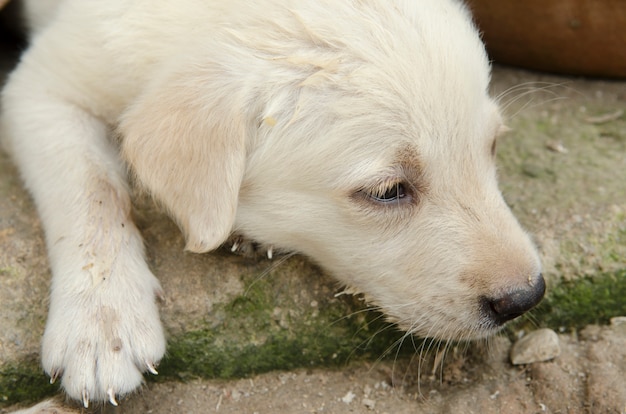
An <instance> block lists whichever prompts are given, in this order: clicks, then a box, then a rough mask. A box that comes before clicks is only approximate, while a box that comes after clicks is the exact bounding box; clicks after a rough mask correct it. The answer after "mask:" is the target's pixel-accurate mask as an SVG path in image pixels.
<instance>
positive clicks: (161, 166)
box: [3, 0, 540, 403]
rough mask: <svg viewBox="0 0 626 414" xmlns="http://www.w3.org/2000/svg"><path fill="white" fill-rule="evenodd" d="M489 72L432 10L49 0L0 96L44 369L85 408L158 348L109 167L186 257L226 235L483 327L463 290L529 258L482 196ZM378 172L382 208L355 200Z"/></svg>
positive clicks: (425, 311)
mask: <svg viewBox="0 0 626 414" xmlns="http://www.w3.org/2000/svg"><path fill="white" fill-rule="evenodd" d="M488 82H489V65H488V62H487V58H486V56H485V53H484V50H483V46H482V44H481V42H480V39H479V37H478V35H477V33H476V30H475V29H474V27H473V25H472V23H471V19H470V17H469V15H468V13H467V12H466V10H465V9H464V8H463V7H462V5H460V4H459V3H457V2H455V1H452V0H420V1H417V0H394V1H391V0H390V1H375V0H346V1H336V0H320V1H309V0H291V1H288V0H284V1H281V0H258V1H255V2H247V1H243V0H234V1H228V2H219V1H216V0H181V1H176V2H172V1H169V0H135V1H129V0H108V1H106V2H98V4H97V5H95V4H94V3H93V2H86V1H84V0H67V1H65V2H64V3H63V4H62V6H61V8H60V9H59V10H58V11H57V13H56V15H55V19H54V20H53V21H52V22H50V23H49V24H47V25H45V27H43V28H42V29H41V30H39V31H38V34H37V35H35V36H34V38H33V42H32V46H31V48H30V49H29V50H28V51H27V52H26V53H25V55H24V56H23V58H22V61H21V63H20V65H19V67H18V68H17V70H16V71H15V72H14V73H13V74H12V75H11V77H10V80H9V82H8V84H7V86H6V88H5V90H4V93H3V107H4V114H3V128H4V136H5V138H7V139H6V140H5V141H6V143H7V144H8V145H7V147H8V149H9V151H10V152H11V153H12V154H13V155H14V158H15V160H16V162H17V164H18V165H19V167H20V169H21V172H22V175H23V178H24V181H25V183H26V186H27V187H28V188H29V190H30V191H31V193H32V194H33V197H34V199H35V202H36V204H37V207H38V209H39V213H40V215H41V218H42V221H43V225H44V227H45V230H46V237H47V243H48V249H49V256H50V263H51V267H52V272H53V275H54V276H53V282H52V291H51V302H50V303H51V305H50V313H49V318H48V323H47V327H46V332H45V335H44V341H43V350H42V359H43V365H44V368H45V369H46V371H47V372H48V373H49V374H51V375H52V376H53V377H56V376H57V375H62V377H63V382H62V384H63V386H64V388H65V390H66V391H67V393H68V394H69V395H70V396H71V397H73V398H77V399H82V400H83V401H84V402H85V403H87V402H88V401H90V400H106V399H110V396H111V394H112V395H113V396H114V395H115V394H125V393H127V392H130V391H132V390H133V389H135V388H136V387H137V386H138V385H139V384H140V382H141V373H142V372H143V371H146V370H151V369H152V368H151V367H152V366H153V365H154V364H156V363H157V362H158V361H159V359H160V358H161V357H162V356H163V353H164V349H165V345H164V339H163V333H162V329H161V325H160V322H159V315H158V310H157V308H156V306H155V303H154V294H155V292H158V291H159V289H160V288H159V284H158V282H157V280H156V279H155V278H154V276H153V275H152V274H151V272H150V270H149V269H148V267H147V266H146V264H145V262H144V258H143V248H142V241H141V237H140V234H139V232H138V231H137V229H136V227H135V226H134V225H133V223H132V222H131V221H130V219H129V209H130V200H129V196H128V190H127V185H126V177H125V167H124V164H123V162H122V160H123V161H124V162H125V163H128V165H129V166H130V167H131V170H132V172H133V174H134V175H135V176H136V178H137V181H138V182H139V183H140V184H141V185H142V186H143V187H145V188H146V189H147V190H148V191H150V192H151V193H152V194H153V195H154V197H155V199H156V200H158V202H159V203H160V204H162V205H163V206H164V208H166V209H167V210H168V212H169V213H170V214H171V216H172V217H173V218H174V219H175V220H176V221H177V223H178V224H179V225H180V227H181V229H182V231H183V232H184V233H185V235H186V237H187V243H188V244H187V248H188V249H189V250H191V251H195V252H205V251H209V250H212V249H214V248H216V247H218V246H219V245H220V244H222V243H223V242H224V241H225V240H226V238H227V237H228V236H229V235H230V234H231V233H232V232H233V231H235V232H237V233H239V234H243V235H245V236H247V237H250V238H252V239H254V240H257V241H259V242H261V243H265V244H268V245H274V246H276V247H277V248H280V249H282V250H295V251H298V252H302V253H304V254H306V255H308V256H309V257H311V258H312V259H313V260H314V261H316V262H318V263H319V264H320V265H322V266H323V267H325V268H326V269H328V270H329V271H331V272H332V273H333V274H335V275H336V277H337V278H338V279H339V280H340V281H341V282H343V283H345V284H346V285H347V286H349V287H350V288H352V289H354V290H356V291H360V292H363V293H364V294H365V295H366V296H367V297H368V298H369V299H370V300H371V301H372V302H373V303H374V304H376V305H378V306H380V308H381V309H382V310H383V311H384V312H385V313H386V314H387V315H389V318H390V319H391V320H393V321H395V322H397V323H398V324H399V325H400V326H401V327H403V328H405V329H407V330H408V331H409V332H411V333H414V334H418V335H427V336H432V337H438V338H443V339H449V338H457V339H458V338H460V339H468V338H473V337H482V336H485V335H488V334H490V333H492V332H494V331H495V330H496V329H497V327H495V326H494V325H492V324H490V323H489V321H486V319H485V316H484V314H483V313H481V312H482V310H481V308H480V304H479V301H480V298H484V297H497V296H498V295H501V294H503V293H506V292H509V291H511V290H514V289H516V288H518V287H521V286H526V285H528V284H529V283H531V284H532V282H533V280H534V279H533V278H535V277H536V275H538V274H539V272H540V265H539V261H538V258H537V254H536V252H535V249H534V247H533V246H532V244H531V242H530V241H529V238H528V236H527V235H526V234H525V233H524V232H523V230H522V229H521V228H520V226H519V225H518V223H517V221H516V220H515V218H514V217H513V216H512V214H511V212H510V211H509V209H508V207H507V206H506V205H505V203H504V201H503V199H502V197H501V195H500V192H499V190H498V188H497V181H496V171H495V166H494V158H493V155H492V154H491V151H490V148H491V146H492V143H493V140H494V139H495V136H496V134H497V131H498V130H499V129H500V128H501V120H500V116H499V114H498V109H497V106H496V104H495V103H494V102H493V101H492V100H491V99H490V98H489V97H488V95H487V86H488ZM113 129H115V130H116V131H115V134H114V135H115V136H117V135H119V136H120V137H121V139H120V140H121V148H119V150H120V151H121V156H120V154H118V147H117V146H116V145H115V141H114V140H110V139H109V138H108V137H109V136H110V135H111V132H112V131H111V130H113ZM398 182H401V183H403V184H404V185H405V186H406V187H407V191H408V194H407V197H405V198H404V199H402V200H399V201H398V202H397V203H381V202H376V201H375V200H373V199H372V198H371V197H370V195H371V194H373V193H376V192H377V191H379V192H380V189H382V192H384V190H385V188H388V187H390V186H393V185H394V184H395V183H398Z"/></svg>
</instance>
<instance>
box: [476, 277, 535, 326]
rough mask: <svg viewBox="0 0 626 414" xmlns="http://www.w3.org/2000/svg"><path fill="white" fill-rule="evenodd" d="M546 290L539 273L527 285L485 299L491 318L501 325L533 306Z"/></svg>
mask: <svg viewBox="0 0 626 414" xmlns="http://www.w3.org/2000/svg"><path fill="white" fill-rule="evenodd" d="M545 291H546V282H545V280H544V279H543V276H542V275H541V274H539V275H538V276H537V277H535V278H534V279H532V280H530V281H529V283H528V285H526V286H524V287H523V288H518V289H515V290H512V291H509V292H507V293H506V294H504V295H502V296H500V297H497V298H491V299H487V300H486V302H487V303H486V305H487V306H488V309H489V311H488V312H489V313H490V316H491V318H492V319H493V320H494V322H496V323H497V324H499V325H501V324H503V323H505V322H507V321H510V320H511V319H515V318H517V317H518V316H520V315H522V314H523V313H525V312H527V311H529V310H530V309H532V308H534V307H535V306H536V305H537V304H538V303H539V302H541V299H542V298H543V295H544V293H545Z"/></svg>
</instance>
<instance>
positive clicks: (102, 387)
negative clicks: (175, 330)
mask: <svg viewBox="0 0 626 414" xmlns="http://www.w3.org/2000/svg"><path fill="white" fill-rule="evenodd" d="M143 272H147V273H148V274H147V275H146V274H143V275H142V277H140V278H133V277H130V278H129V279H130V280H128V279H126V280H123V281H122V282H121V283H119V282H118V283H108V285H107V282H114V281H106V280H105V281H102V282H101V283H100V284H99V285H98V286H93V287H90V288H89V289H88V290H85V291H81V292H78V293H76V292H73V293H72V290H71V288H70V289H69V290H62V289H59V288H60V286H54V285H53V290H52V295H51V304H50V313H49V316H48V322H47V325H46V331H45V333H44V338H43V346H42V363H43V367H44V369H45V370H46V372H47V373H48V374H49V375H50V378H51V382H54V381H55V380H56V379H57V378H59V377H61V378H62V382H61V385H62V387H63V388H64V389H65V391H66V393H67V394H68V395H69V396H70V397H71V398H74V399H77V400H80V401H82V402H83V404H84V406H85V407H87V406H88V405H89V402H90V401H106V400H108V401H109V402H110V403H111V404H113V405H117V400H116V396H123V395H125V394H128V393H130V392H132V391H133V390H135V389H136V388H137V387H139V386H140V385H141V383H142V380H143V377H142V373H143V372H146V371H147V372H151V373H152V374H156V373H157V371H156V369H155V366H156V365H157V364H158V362H159V361H160V360H161V358H162V357H163V354H164V353H165V338H164V334H163V328H162V326H161V322H160V319H159V313H158V309H157V306H156V303H155V292H157V291H160V287H159V284H158V282H157V281H156V279H155V278H154V276H152V274H151V273H150V272H149V270H147V269H145V270H143ZM129 282H135V283H129Z"/></svg>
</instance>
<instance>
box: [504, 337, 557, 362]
mask: <svg viewBox="0 0 626 414" xmlns="http://www.w3.org/2000/svg"><path fill="white" fill-rule="evenodd" d="M560 354H561V347H560V345H559V336H558V335H557V334H556V332H554V331H553V330H552V329H538V330H536V331H534V332H531V333H529V334H528V335H526V336H524V337H523V338H521V339H520V340H519V341H517V342H516V343H515V344H514V345H513V347H512V348H511V354H510V357H511V362H512V363H513V365H521V364H532V363H533V362H542V361H548V360H550V359H553V358H556V357H557V356H559V355H560Z"/></svg>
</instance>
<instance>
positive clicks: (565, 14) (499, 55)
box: [468, 0, 626, 78]
mask: <svg viewBox="0 0 626 414" xmlns="http://www.w3.org/2000/svg"><path fill="white" fill-rule="evenodd" d="M468 3H469V5H470V7H471V9H472V12H473V13H474V16H475V19H476V22H477V24H478V26H479V27H480V30H481V32H483V39H484V40H485V43H486V44H487V49H488V51H489V54H490V56H491V58H492V59H494V60H495V61H496V62H500V63H504V64H509V65H514V66H520V67H525V68H529V69H538V70H543V71H549V72H557V73H566V74H575V75H587V76H601V77H613V78H626V1H625V0H525V1H518V0H468Z"/></svg>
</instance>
